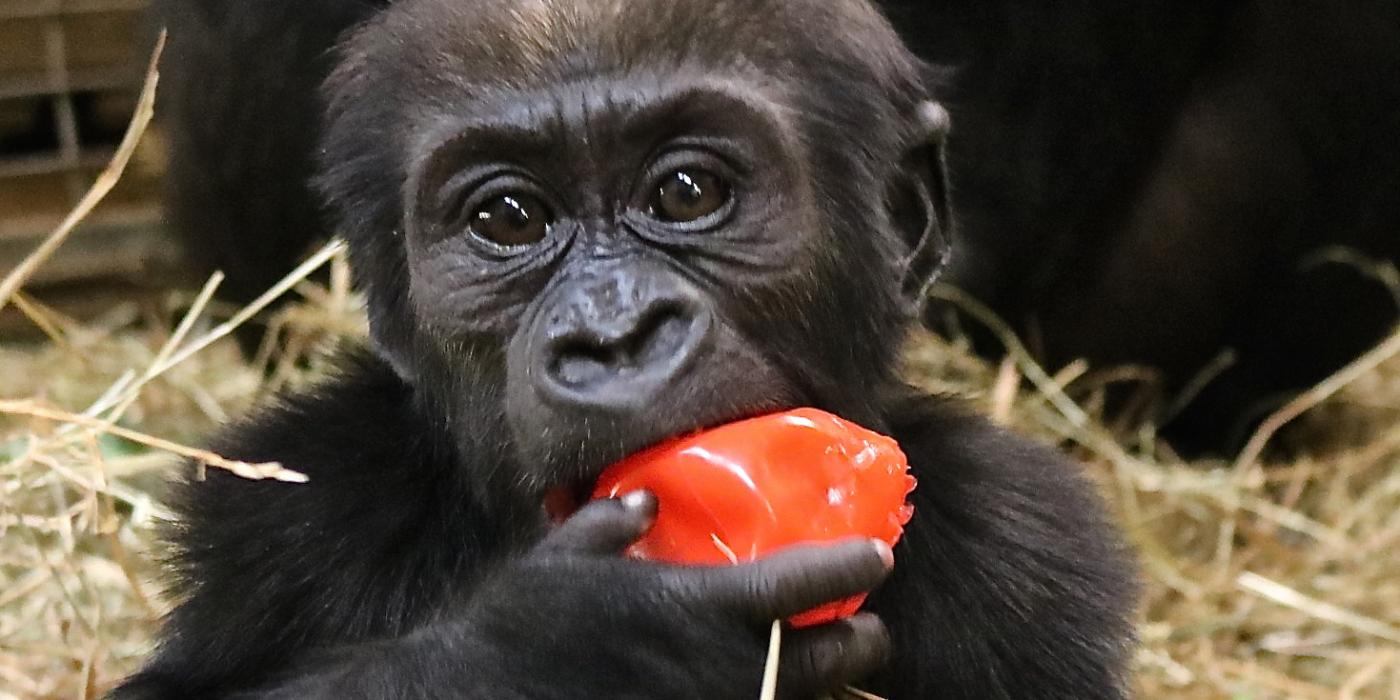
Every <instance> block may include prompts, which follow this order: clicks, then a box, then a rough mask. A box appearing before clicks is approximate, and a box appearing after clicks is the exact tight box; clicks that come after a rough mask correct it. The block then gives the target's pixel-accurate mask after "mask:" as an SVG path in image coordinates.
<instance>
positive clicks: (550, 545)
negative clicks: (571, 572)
mask: <svg viewBox="0 0 1400 700" xmlns="http://www.w3.org/2000/svg"><path fill="white" fill-rule="evenodd" d="M655 521H656V498H655V497H654V496H652V495H651V494H650V493H648V492H646V491H633V492H632V493H629V494H626V495H624V496H623V497H621V498H608V499H602V500H597V501H592V502H590V503H588V504H587V505H585V506H584V507H583V508H580V509H579V511H578V512H577V513H575V514H574V515H573V517H571V518H569V519H568V520H566V521H564V523H563V524H562V525H560V526H559V527H558V528H555V530H554V532H551V533H549V535H547V536H546V537H545V538H544V540H543V541H542V542H540V549H542V550H544V551H554V552H577V553H586V554H618V553H620V552H622V550H624V549H626V548H627V546H628V545H630V544H632V543H633V542H635V541H636V540H637V538H638V537H641V536H642V535H643V534H644V533H646V531H647V530H648V529H650V528H651V525H652V523H653V522H655Z"/></svg>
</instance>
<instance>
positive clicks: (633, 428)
mask: <svg viewBox="0 0 1400 700" xmlns="http://www.w3.org/2000/svg"><path fill="white" fill-rule="evenodd" d="M420 1H421V2H437V1H438V0H420ZM416 4H418V3H415V2H413V1H409V2H405V3H401V4H400V5H396V6H395V7H394V8H391V9H390V10H388V11H387V12H386V13H385V15H386V17H385V18H384V19H383V20H382V21H380V22H377V23H374V24H371V25H370V26H369V27H367V28H366V29H364V30H362V31H361V32H360V34H359V35H358V36H356V37H355V38H354V39H353V40H352V41H351V44H350V57H349V60H348V61H347V62H346V65H345V66H344V67H343V68H342V69H341V72H340V74H339V75H338V76H336V77H335V78H333V80H332V85H331V98H332V99H331V108H332V109H331V114H332V121H331V123H330V126H329V129H330V134H331V136H330V139H329V143H330V148H329V150H331V151H334V150H335V149H337V148H347V147H353V149H354V150H355V151H357V152H356V153H351V154H342V156H341V157H340V158H338V159H336V160H335V161H334V163H336V166H335V167H334V168H332V169H331V171H330V172H329V174H328V176H327V181H328V182H329V185H330V186H329V187H328V189H329V190H330V192H331V194H332V198H333V199H337V198H338V199H339V200H340V202H341V208H342V210H348V211H344V212H343V214H344V215H345V218H346V219H347V221H348V222H350V226H349V228H351V229H352V230H351V232H350V233H349V234H348V235H349V236H350V237H351V241H352V246H353V248H354V250H355V251H356V252H355V254H356V262H357V265H359V266H360V267H362V268H366V269H372V270H371V272H369V273H368V278H367V279H366V280H364V282H365V284H366V286H367V287H368V288H369V292H370V295H371V304H372V315H373V319H374V330H375V335H376V340H377V342H378V344H379V345H380V347H381V348H385V349H386V352H387V353H388V354H389V355H390V356H391V358H396V364H397V365H399V366H400V367H401V368H403V369H402V371H403V373H405V374H406V375H408V377H407V378H408V379H409V380H410V382H412V383H413V384H414V385H415V386H416V387H417V388H418V389H419V390H420V391H422V392H424V393H426V394H430V395H432V396H434V397H435V399H436V401H437V402H438V403H439V404H441V405H444V406H446V407H447V410H446V413H447V415H449V416H451V421H452V423H453V425H452V426H451V428H452V430H453V431H454V432H455V433H456V434H457V435H458V440H459V442H461V443H463V444H468V445H471V446H472V449H471V451H472V452H473V453H480V452H481V446H482V445H483V443H488V444H495V443H499V442H502V441H504V442H505V443H506V444H508V450H506V452H507V453H508V454H509V459H510V461H511V464H510V465H503V470H502V471H503V472H504V473H502V474H498V475H497V479H498V481H501V480H503V481H506V482H508V483H509V484H510V485H511V487H512V488H514V489H515V490H516V491H517V492H520V493H522V494H523V495H525V496H526V497H527V498H528V499H530V500H533V501H534V502H536V503H538V502H539V498H540V497H541V496H542V495H543V494H545V493H546V492H551V491H558V490H559V489H563V490H565V491H569V492H574V493H575V494H576V495H582V494H581V492H582V491H583V490H584V489H586V487H587V486H588V485H589V484H591V483H592V482H593V480H594V479H595V478H596V476H597V474H598V473H599V472H600V471H601V470H602V468H603V467H605V466H606V465H607V464H609V463H610V462H613V461H615V460H617V459H619V458H621V457H623V456H625V455H627V454H629V453H631V452H634V451H636V450H638V449H640V448H643V447H645V446H647V445H650V444H652V443H655V442H657V441H660V440H663V439H665V438H667V437H670V436H673V435H676V434H680V433H684V432H687V431H691V430H695V429H697V428H702V427H706V426H710V425H715V424H719V423H724V422H728V421H731V420H734V419H738V418H742V417H747V416H751V415H755V414H759V413H764V412H768V411H773V410H778V409H782V408H786V407H791V406H795V405H814V406H818V407H822V408H826V409H828V410H833V411H836V412H838V413H842V414H845V415H846V416H847V417H850V418H852V419H854V420H858V421H863V422H866V423H867V424H876V423H877V422H878V420H879V418H878V417H877V412H876V411H875V409H874V408H873V406H874V404H875V397H873V396H870V395H868V394H869V393H870V392H872V391H873V388H874V387H876V386H878V385H880V384H881V383H882V382H883V381H884V380H885V379H886V378H887V375H888V373H889V368H890V365H891V361H890V358H891V356H892V354H893V352H894V349H895V348H897V346H898V344H899V342H900V340H901V337H902V332H901V331H902V328H903V326H904V324H905V322H906V321H907V320H908V319H909V317H910V315H911V312H912V310H913V304H911V303H909V300H910V299H909V297H910V295H909V294H908V293H907V292H908V288H909V287H910V286H911V285H910V280H911V279H914V280H917V282H918V284H914V285H912V286H913V287H915V288H921V287H922V283H923V282H925V281H926V280H927V278H928V277H929V276H930V275H931V274H932V271H933V269H934V268H935V267H936V266H937V263H938V262H941V259H942V256H941V250H942V249H943V248H942V245H941V244H942V241H941V228H940V221H939V219H940V216H941V215H942V216H946V213H944V212H942V211H941V209H940V207H941V206H942V204H943V202H942V192H943V187H942V180H941V171H940V170H939V167H938V165H939V162H938V155H937V145H938V142H939V141H940V139H941V136H942V130H943V128H944V127H945V126H946V125H945V124H944V123H943V121H942V119H941V118H940V116H939V115H941V112H940V111H938V110H936V109H935V110H933V111H932V112H930V109H931V108H930V106H929V105H928V104H927V103H919V102H918V100H917V99H916V98H913V97H909V96H908V95H905V96H904V97H902V98H899V99H894V98H893V97H892V95H893V94H900V93H888V92H885V91H883V90H879V89H876V81H875V79H874V78H873V77H871V76H864V79H865V80H866V81H867V82H866V83H862V82H861V80H862V79H863V77H862V75H861V74H860V68H861V67H862V66H864V67H866V68H865V70H867V71H868V70H869V69H868V67H869V66H870V62H869V60H868V59H869V57H868V56H862V55H860V53H859V51H860V48H859V47H849V46H848V47H840V46H837V47H835V49H833V50H831V51H828V52H827V53H829V54H830V55H829V56H825V61H824V62H823V61H818V62H812V60H811V59H812V57H810V56H804V55H803V52H810V51H812V50H813V49H812V48H811V47H804V46H801V45H800V42H798V43H797V44H783V45H778V44H771V43H761V42H760V43H757V44H755V43H752V42H751V41H750V40H753V41H757V40H756V39H754V38H753V37H749V38H748V39H745V37H744V33H745V32H744V30H743V28H742V27H740V26H739V25H732V26H730V27H729V28H728V29H725V28H724V27H719V28H715V27H710V28H708V29H707V30H697V31H701V35H700V38H694V40H695V41H697V42H702V43H703V41H708V42H723V45H722V46H714V47H710V48H704V49H701V48H698V47H692V49H693V51H691V52H681V53H676V52H675V50H674V49H673V46H674V45H675V42H667V41H660V40H654V41H647V42H639V43H638V45H637V46H633V47H630V48H629V47H621V46H615V45H611V44H610V43H609V42H611V41H612V40H613V39H614V38H615V34H616V33H615V31H613V30H612V29H611V28H613V27H615V26H616V25H617V23H623V24H626V25H627V26H629V27H631V26H634V25H640V26H653V27H657V26H663V25H664V24H665V22H666V21H668V20H667V18H666V17H663V16H662V15H665V14H666V13H668V12H677V11H678V10H676V9H675V8H669V9H668V7H667V6H664V5H655V6H654V5H652V4H649V3H628V4H627V7H628V8H629V9H628V10H627V11H628V12H630V13H631V15H635V16H621V15H610V14H607V13H606V12H603V11H601V10H596V9H595V10H593V11H588V10H583V9H579V7H575V6H572V5H570V6H569V7H568V8H566V9H559V8H555V10H553V11H554V12H555V13H556V14H559V17H554V18H553V19H552V20H550V22H559V21H564V20H563V19H560V17H563V16H564V15H568V18H569V21H571V22H573V23H574V24H573V26H571V28H570V35H571V36H572V37H574V39H575V43H574V44H573V46H572V48H571V49H569V48H558V47H553V48H551V50H549V51H544V50H543V49H542V48H541V47H534V48H533V49H529V48H521V47H520V45H519V43H518V42H517V43H511V44H508V45H503V44H502V43H501V42H502V37H500V36H497V35H483V34H481V33H480V29H479V28H478V27H479V26H510V25H509V23H508V22H506V23H496V22H481V21H476V22H472V21H468V18H466V17H462V22H461V23H460V24H457V23H454V22H452V21H450V18H451V17H454V16H457V15H454V14H453V11H452V10H451V9H450V8H446V7H444V8H438V9H439V13H438V14H442V13H445V16H446V17H448V18H449V20H448V21H444V22H443V26H439V27H436V28H434V31H438V32H445V33H448V34H451V35H452V36H453V37H454V38H455V40H454V41H439V42H435V45H437V46H439V47H442V46H451V47H454V48H453V51H458V52H460V55H455V54H451V53H449V54H447V55H444V54H442V53H433V54H427V53H424V54H421V55H420V54H416V53H414V49H413V45H412V44H410V43H405V42H403V41H401V40H400V39H398V38H396V35H397V34H398V32H400V31H406V30H403V29H402V28H399V27H398V25H397V22H396V19H395V17H396V13H397V12H398V11H399V10H401V9H402V10H403V11H404V12H405V13H408V12H409V11H410V10H412V8H413V6H414V5H416ZM482 5H483V6H482V7H481V8H477V9H476V15H475V16H476V18H477V19H478V20H479V17H480V14H481V13H490V12H493V11H497V12H506V13H511V12H518V11H517V10H514V9H510V7H509V4H502V5H501V6H500V7H496V6H495V5H494V4H492V3H482ZM680 5H684V6H685V8H684V10H685V12H686V13H687V15H688V16H690V17H692V18H694V17H708V16H713V18H714V20H715V22H719V23H723V22H729V23H731V24H732V23H733V22H734V21H735V20H734V17H735V16H736V14H735V12H734V11H733V10H732V9H731V10H724V9H720V8H717V9H714V10H713V11H711V10H710V9H708V8H707V7H704V6H702V4H700V3H698V2H684V3H680ZM797 5H802V3H786V4H783V6H782V9H783V11H786V12H802V11H804V8H801V7H797ZM775 7H776V6H775ZM820 10H821V6H818V5H815V4H814V5H813V6H812V7H810V8H805V11H806V12H808V13H811V12H817V11H820ZM587 12H594V14H587ZM560 13H564V14H560ZM568 13H577V14H568ZM512 16H514V15H512ZM737 16H740V17H742V13H740V14H738V15H737ZM530 19H531V21H543V20H541V19H540V18H539V17H533V18H530ZM550 22H545V24H544V25H542V26H552V25H551V24H550ZM881 26H883V25H881ZM422 29H423V28H421V27H415V28H414V31H420V32H421V31H422ZM749 31H751V30H749ZM516 38H517V39H519V37H516ZM890 45H891V46H896V47H897V46H898V44H897V43H896V42H895V41H893V40H892V41H891V42H890ZM551 47H552V45H551ZM836 49H839V50H836ZM764 52H767V53H764ZM385 53H390V54H395V53H396V54H399V55H398V56H397V57H396V58H394V59H391V60H387V59H385V58H384V54H385ZM583 57H586V58H583ZM357 58H358V59H359V60H357ZM798 59H805V60H807V61H808V62H809V63H812V66H809V67H807V68H799V67H798V66H800V65H801V64H800V63H799V62H798ZM421 63H430V64H432V65H434V66H437V67H439V68H440V69H439V70H437V71H436V72H433V71H430V70H426V69H421V66H420V69H418V70H414V71H399V72H396V71H393V70H388V69H387V68H386V67H392V66H402V65H408V66H413V65H417V64H421ZM818 64H819V65H818ZM468 67H469V68H468ZM817 67H819V68H821V69H822V70H821V71H817V70H814V68H817ZM828 73H830V74H831V75H828ZM910 75H911V76H913V75H914V73H913V72H912V71H911V72H910ZM405 76H411V77H405ZM424 76H429V77H426V78H425V77H424ZM833 76H836V77H833ZM837 77H839V78H840V80H839V81H838V80H837ZM366 90H368V91H369V92H365V91H366ZM911 93H912V94H915V95H917V94H919V93H918V92H916V91H912V90H911ZM364 94H373V95H375V98H374V102H375V105H374V106H373V107H370V106H368V105H366V104H365V102H366V101H367V100H364V99H362V98H361V95H364ZM369 109H378V110H386V111H385V112H384V113H383V114H381V115H380V116H378V117H375V119H376V120H377V121H376V124H377V125H378V126H379V129H378V133H379V134H381V135H382V139H379V140H375V139H374V138H373V134H374V133H375V132H374V130H371V129H368V128H366V126H365V123H366V122H365V119H366V117H364V112H365V111H366V110H369ZM930 114H932V115H933V116H930ZM385 123H389V124H392V125H393V128H392V129H388V128H384V127H383V125H384V124H385ZM338 132H339V133H342V134H353V138H350V137H347V138H346V139H345V142H346V143H344V144H337V138H336V135H337V133H338ZM376 180H381V181H387V182H394V181H397V182H398V185H397V187H396V188H395V189H396V190H397V191H395V192H393V193H392V194H389V193H387V192H385V193H383V194H359V195H357V196H358V197H359V201H364V202H367V203H369V202H375V201H379V200H391V201H394V202H395V206H393V207H383V206H381V207H380V209H381V210H380V211H376V210H375V207H374V206H365V207H363V208H359V209H357V208H356V206H355V204H354V201H356V200H355V199H353V198H350V197H347V196H346V195H345V194H344V192H340V193H339V197H337V194H338V193H337V189H336V187H337V185H339V186H340V187H341V188H342V189H344V188H345V187H346V186H347V185H355V184H356V183H359V185H360V186H362V187H370V186H379V187H383V182H379V183H378V184H377V185H371V184H370V183H374V182H375V181H376ZM347 201H348V202H350V203H349V204H348V205H347V203H346V202H347ZM381 219H382V220H383V222H384V223H382V224H379V225H377V226H375V225H368V226H367V225H365V223H364V222H374V221H376V220H381ZM357 224H358V226H357ZM390 227H392V231H393V233H391V234H386V232H385V231H384V230H382V229H384V228H390ZM356 228H360V229H362V230H360V231H358V232H356V231H355V230H354V229H356ZM376 228H377V229H381V230H373V229H376ZM365 229H368V230H365ZM399 232H401V233H402V235H398V233H399ZM376 271H378V272H376ZM362 274H364V273H362ZM425 358H430V360H429V359H425ZM467 376H470V377H471V378H472V379H471V381H462V378H463V377H467ZM463 387H472V389H473V391H472V392H470V393H469V392H465V391H462V390H461V389H462V388H463ZM482 387H488V388H489V391H487V392H485V395H483V392H482ZM498 433H499V434H498ZM506 436H508V439H507V438H506Z"/></svg>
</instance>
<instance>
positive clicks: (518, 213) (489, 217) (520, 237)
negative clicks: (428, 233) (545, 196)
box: [470, 193, 554, 247]
mask: <svg viewBox="0 0 1400 700" xmlns="http://www.w3.org/2000/svg"><path fill="white" fill-rule="evenodd" d="M552 223H554V214H553V212H551V211H550V210H549V207H547V206H545V204H544V202H541V201H540V200H539V199H537V198H535V197H531V196H530V195H527V194H516V193H511V194H503V195H499V196H497V197H495V198H493V199H491V200H490V201H488V202H486V203H485V204H483V205H481V206H480V207H478V208H477V210H476V211H475V212H473V213H472V216H471V224H470V227H471V232H472V233H473V234H475V235H476V236H477V237H479V238H484V239H486V240H488V241H491V242H492V243H495V244H497V245H503V246H507V247H514V246H525V245H530V244H531V243H538V242H539V241H542V240H544V237H545V235H547V234H548V233H549V226H550V224H552Z"/></svg>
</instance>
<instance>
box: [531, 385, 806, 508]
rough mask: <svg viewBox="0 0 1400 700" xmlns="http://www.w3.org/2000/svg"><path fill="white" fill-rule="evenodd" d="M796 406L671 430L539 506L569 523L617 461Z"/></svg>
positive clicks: (768, 404) (558, 488)
mask: <svg viewBox="0 0 1400 700" xmlns="http://www.w3.org/2000/svg"><path fill="white" fill-rule="evenodd" d="M799 405H802V404H801V402H792V401H764V402H760V403H757V404H755V405H753V406H750V407H749V408H747V409H746V410H738V411H732V412H728V413H724V414H721V415H719V416H716V417H714V418H712V419H710V420H706V421H705V422H703V423H701V424H700V425H698V426H686V427H681V428H679V429H677V430H674V431H670V432H666V433H662V434H660V435H659V437H658V439H652V440H646V441H644V442H641V443H639V444H637V445H636V446H634V447H633V448H632V449H630V450H629V451H627V452H626V453H625V454H623V455H622V456H620V457H618V458H617V459H616V460H610V461H608V462H607V463H606V464H602V465H600V466H598V467H597V468H596V469H592V470H588V473H589V476H588V477H584V478H579V479H575V480H569V481H566V482H564V483H561V484H557V485H555V486H552V487H550V488H548V489H546V490H545V492H544V496H543V498H542V499H541V506H542V507H543V508H544V512H545V515H546V516H547V517H548V519H549V522H550V523H552V524H553V525H559V524H561V523H563V522H564V521H565V520H568V519H569V518H570V517H571V516H572V515H573V514H574V513H576V512H578V509H579V508H582V507H583V504H585V503H587V502H588V501H589V500H591V499H592V498H593V491H594V486H595V484H596V483H597V481H598V478H599V477H600V476H601V475H602V473H603V472H604V471H606V470H607V468H608V467H611V466H612V465H613V464H615V463H616V462H617V461H620V460H621V459H625V458H626V457H627V456H629V455H633V454H636V453H638V452H641V451H643V450H646V449H649V448H651V447H653V446H655V445H659V444H662V443H664V442H667V441H669V440H674V439H677V438H680V437H685V436H688V435H695V434H697V433H702V432H705V431H706V430H710V429H712V428H717V427H719V426H721V425H726V424H728V423H734V422H737V421H741V420H745V419H747V418H755V417H758V416H762V415H767V414H769V413H777V412H779V411H785V410H789V409H792V408H796V407H797V406H799Z"/></svg>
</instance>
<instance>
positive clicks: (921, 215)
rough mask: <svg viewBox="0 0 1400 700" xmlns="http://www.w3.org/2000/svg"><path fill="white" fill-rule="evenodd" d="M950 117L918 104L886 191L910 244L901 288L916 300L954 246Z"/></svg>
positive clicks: (934, 107)
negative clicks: (947, 157) (947, 155)
mask: <svg viewBox="0 0 1400 700" xmlns="http://www.w3.org/2000/svg"><path fill="white" fill-rule="evenodd" d="M950 123H951V122H950V119H949V117H948V110H946V109H944V108H943V106H942V105H940V104H938V103H936V102H928V101H926V102H922V103H920V104H919V107H918V111H917V115H916V118H915V120H914V127H915V128H914V130H913V131H911V133H910V135H911V142H910V143H909V145H908V147H907V148H906V150H905V152H904V157H903V158H902V159H901V161H900V167H899V171H898V172H897V173H896V175H895V177H894V180H893V182H891V183H890V188H889V189H890V192H889V195H888V197H887V199H888V206H889V207H890V216H891V221H892V222H893V224H894V226H895V228H896V229H898V231H899V233H900V235H901V236H903V238H904V241H905V243H906V244H907V245H908V250H909V257H908V259H907V261H906V264H905V272H904V282H903V292H904V294H905V297H906V299H908V301H909V302H910V303H912V304H915V305H919V304H921V303H922V302H923V299H924V295H925V293H927V291H928V287H929V285H930V284H932V283H933V281H934V279H936V278H937V277H938V274H939V272H941V271H942V269H943V266H944V264H945V263H946V262H947V261H948V255H949V253H950V252H951V250H952V236H953V230H952V227H953V222H952V215H951V212H950V211H949V205H948V177H947V171H946V168H945V167H944V162H943V150H944V149H943V144H944V142H945V141H946V140H947V138H948V128H949V126H950Z"/></svg>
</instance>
